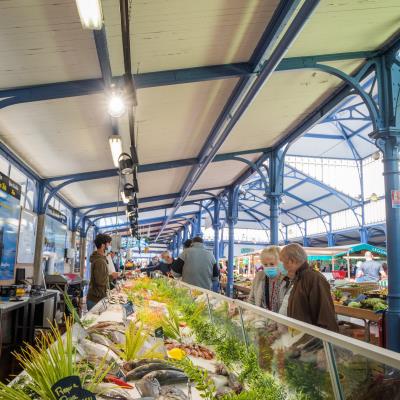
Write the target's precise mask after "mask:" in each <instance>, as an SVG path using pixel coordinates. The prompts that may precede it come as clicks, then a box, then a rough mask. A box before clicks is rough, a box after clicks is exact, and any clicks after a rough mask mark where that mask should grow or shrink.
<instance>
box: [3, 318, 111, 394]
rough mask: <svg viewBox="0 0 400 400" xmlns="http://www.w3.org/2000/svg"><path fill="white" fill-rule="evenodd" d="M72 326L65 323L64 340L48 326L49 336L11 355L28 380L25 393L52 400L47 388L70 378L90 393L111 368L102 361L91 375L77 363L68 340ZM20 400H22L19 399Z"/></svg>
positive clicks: (55, 327) (66, 320)
mask: <svg viewBox="0 0 400 400" xmlns="http://www.w3.org/2000/svg"><path fill="white" fill-rule="evenodd" d="M72 324H73V320H72V319H71V318H66V319H65V326H66V332H65V335H64V337H63V336H62V335H61V332H60V330H59V329H58V327H57V326H56V325H52V326H51V329H50V332H46V333H44V334H43V335H42V336H41V338H39V339H37V340H36V345H35V346H33V345H31V344H27V345H26V347H25V348H24V349H22V350H21V351H20V352H18V353H13V355H14V357H15V358H16V360H17V361H18V362H19V363H20V365H21V366H22V368H23V369H24V370H25V372H26V373H27V374H28V376H29V378H30V379H28V380H27V383H26V387H27V389H28V390H31V391H32V392H34V393H36V394H37V395H38V396H39V397H40V398H41V399H43V400H55V397H54V395H53V393H52V391H51V387H52V386H53V385H54V384H55V383H56V382H57V381H59V380H60V379H62V378H65V377H67V376H71V375H78V376H80V377H81V381H82V385H83V386H84V387H86V388H87V389H88V390H91V391H93V390H95V389H96V388H97V386H98V384H99V383H100V382H101V381H103V379H104V377H105V375H107V373H108V372H109V371H110V369H111V368H112V366H113V365H108V366H106V360H105V359H103V360H102V362H101V365H100V366H99V368H98V370H97V371H98V372H96V373H95V374H92V373H90V372H89V365H88V364H79V363H77V357H76V347H75V346H74V344H73V340H72ZM0 393H1V392H0ZM4 393H6V392H4ZM2 395H3V393H2ZM17 398H18V399H19V397H17ZM0 399H2V397H1V396H0ZM4 399H7V397H4ZM21 399H24V397H22V396H21Z"/></svg>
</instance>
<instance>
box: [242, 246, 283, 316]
mask: <svg viewBox="0 0 400 400" xmlns="http://www.w3.org/2000/svg"><path fill="white" fill-rule="evenodd" d="M260 261H261V264H262V265H263V268H262V270H261V271H258V272H257V273H256V276H255V278H254V280H253V284H252V286H251V289H250V294H249V297H248V298H247V301H248V302H249V303H252V304H254V305H256V306H258V307H262V308H267V309H268V310H271V311H274V312H279V309H280V306H281V304H282V301H283V298H284V296H285V294H286V293H287V291H288V290H289V287H290V280H289V278H288V277H286V276H285V275H286V270H285V269H284V268H283V266H282V265H280V263H279V247H278V246H270V247H267V248H266V249H264V250H262V252H261V254H260Z"/></svg>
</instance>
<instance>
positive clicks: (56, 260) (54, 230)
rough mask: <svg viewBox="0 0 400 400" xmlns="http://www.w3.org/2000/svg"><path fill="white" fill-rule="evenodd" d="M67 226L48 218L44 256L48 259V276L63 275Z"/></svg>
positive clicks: (45, 230)
mask: <svg viewBox="0 0 400 400" xmlns="http://www.w3.org/2000/svg"><path fill="white" fill-rule="evenodd" d="M66 240H67V226H66V225H64V224H62V223H61V222H59V221H58V220H56V219H54V218H53V217H50V216H46V223H45V229H44V247H43V255H44V256H47V257H48V262H47V266H46V274H49V275H52V274H63V273H64V259H65V249H66Z"/></svg>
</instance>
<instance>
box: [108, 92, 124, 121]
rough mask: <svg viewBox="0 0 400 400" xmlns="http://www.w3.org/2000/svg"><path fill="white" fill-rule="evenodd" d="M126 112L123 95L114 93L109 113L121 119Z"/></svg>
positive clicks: (109, 105)
mask: <svg viewBox="0 0 400 400" xmlns="http://www.w3.org/2000/svg"><path fill="white" fill-rule="evenodd" d="M125 111H126V105H125V100H124V99H123V97H122V95H121V94H118V93H116V92H113V93H112V94H111V97H110V100H109V102H108V113H109V114H110V116H111V117H113V118H119V117H122V115H124V114H125Z"/></svg>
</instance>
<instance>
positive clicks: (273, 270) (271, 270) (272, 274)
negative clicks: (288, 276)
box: [264, 267, 279, 279]
mask: <svg viewBox="0 0 400 400" xmlns="http://www.w3.org/2000/svg"><path fill="white" fill-rule="evenodd" d="M264 273H265V275H267V277H268V278H271V279H273V278H276V277H277V276H278V274H279V271H278V268H277V267H266V268H264Z"/></svg>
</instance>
